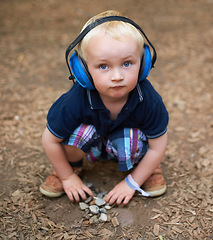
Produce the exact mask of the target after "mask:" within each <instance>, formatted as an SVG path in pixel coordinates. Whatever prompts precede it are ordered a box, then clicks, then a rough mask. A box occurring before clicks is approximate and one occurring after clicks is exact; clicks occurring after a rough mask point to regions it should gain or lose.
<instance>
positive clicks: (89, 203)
mask: <svg viewBox="0 0 213 240" xmlns="http://www.w3.org/2000/svg"><path fill="white" fill-rule="evenodd" d="M87 185H89V184H87ZM89 187H90V188H91V189H92V190H93V192H95V191H94V188H93V186H92V185H91V186H89ZM106 194H107V192H98V193H97V192H95V196H94V197H90V196H89V197H88V198H87V199H86V200H85V201H81V202H79V208H80V209H81V210H82V211H83V219H84V220H85V221H87V222H89V223H100V222H107V221H110V220H111V221H112V219H111V217H110V215H109V214H108V213H107V210H110V209H111V208H112V207H114V205H109V204H108V203H106V201H105V200H104V199H105V196H106ZM114 222H115V224H113V225H119V224H118V222H117V223H116V220H114Z"/></svg>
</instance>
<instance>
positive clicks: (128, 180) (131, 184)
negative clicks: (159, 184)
mask: <svg viewBox="0 0 213 240" xmlns="http://www.w3.org/2000/svg"><path fill="white" fill-rule="evenodd" d="M125 181H126V183H127V184H128V186H129V187H130V188H131V189H133V190H137V191H139V192H140V193H141V194H142V196H145V197H149V196H150V194H149V193H147V192H145V191H144V190H143V189H141V188H140V187H139V185H138V184H137V183H136V182H135V180H134V179H133V178H132V175H131V174H129V175H128V176H127V177H126V178H125Z"/></svg>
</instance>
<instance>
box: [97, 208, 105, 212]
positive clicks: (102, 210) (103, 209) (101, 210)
mask: <svg viewBox="0 0 213 240" xmlns="http://www.w3.org/2000/svg"><path fill="white" fill-rule="evenodd" d="M99 211H100V213H106V212H107V211H106V209H105V208H100V210H99Z"/></svg>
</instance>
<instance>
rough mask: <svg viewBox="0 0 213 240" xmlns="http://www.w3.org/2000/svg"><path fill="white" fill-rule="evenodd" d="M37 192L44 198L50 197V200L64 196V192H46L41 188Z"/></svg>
mask: <svg viewBox="0 0 213 240" xmlns="http://www.w3.org/2000/svg"><path fill="white" fill-rule="evenodd" d="M39 191H40V192H41V193H42V194H43V195H45V196H47V197H50V198H56V197H61V196H62V195H63V194H64V192H57V193H54V192H48V191H46V190H44V189H43V188H42V187H41V186H40V188H39Z"/></svg>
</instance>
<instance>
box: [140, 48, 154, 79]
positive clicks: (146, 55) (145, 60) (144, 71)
mask: <svg viewBox="0 0 213 240" xmlns="http://www.w3.org/2000/svg"><path fill="white" fill-rule="evenodd" d="M151 67H152V56H151V52H150V49H149V46H148V45H147V44H144V49H143V56H142V58H141V67H140V71H139V81H143V80H144V79H146V78H147V77H148V75H149V73H150V70H151Z"/></svg>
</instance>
